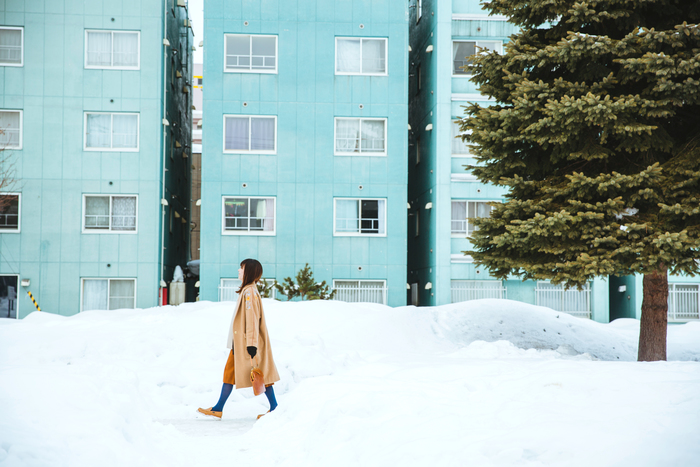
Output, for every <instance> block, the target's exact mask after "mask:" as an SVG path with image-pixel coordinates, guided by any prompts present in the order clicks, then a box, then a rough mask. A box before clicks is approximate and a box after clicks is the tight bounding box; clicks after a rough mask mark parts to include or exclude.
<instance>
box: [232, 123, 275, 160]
mask: <svg viewBox="0 0 700 467" xmlns="http://www.w3.org/2000/svg"><path fill="white" fill-rule="evenodd" d="M227 117H233V118H246V117H247V118H248V147H249V148H250V145H251V141H252V132H253V125H251V124H250V119H251V118H272V119H274V122H275V142H274V145H275V147H274V149H273V150H272V151H265V150H261V149H256V150H252V149H247V150H246V149H226V118H227ZM223 130H224V131H223V153H224V154H260V155H269V156H275V155H277V115H238V114H224V120H223Z"/></svg>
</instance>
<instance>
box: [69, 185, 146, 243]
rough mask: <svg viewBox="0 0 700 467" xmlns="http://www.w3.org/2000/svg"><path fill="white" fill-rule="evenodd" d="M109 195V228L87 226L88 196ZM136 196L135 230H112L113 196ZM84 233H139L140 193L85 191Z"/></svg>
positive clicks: (82, 230) (82, 231)
mask: <svg viewBox="0 0 700 467" xmlns="http://www.w3.org/2000/svg"><path fill="white" fill-rule="evenodd" d="M107 196H108V197H109V229H90V228H86V227H85V212H86V210H87V198H90V197H101V198H104V197H107ZM114 197H118V198H136V214H135V216H136V223H135V225H134V230H112V202H113V201H112V198H114ZM81 233H83V234H98V235H100V234H102V235H106V234H117V235H135V234H138V233H139V195H138V194H131V193H124V194H122V193H83V210H82V229H81Z"/></svg>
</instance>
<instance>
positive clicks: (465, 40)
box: [451, 39, 503, 78]
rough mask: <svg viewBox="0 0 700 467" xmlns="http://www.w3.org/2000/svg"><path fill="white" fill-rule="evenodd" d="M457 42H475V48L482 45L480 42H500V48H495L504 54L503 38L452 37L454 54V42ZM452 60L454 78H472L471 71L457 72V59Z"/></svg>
mask: <svg viewBox="0 0 700 467" xmlns="http://www.w3.org/2000/svg"><path fill="white" fill-rule="evenodd" d="M455 42H474V49H475V50H476V48H477V47H481V46H480V45H479V42H497V43H498V49H497V50H496V49H494V50H495V51H496V52H498V54H499V55H503V41H501V40H476V39H452V54H453V55H454V47H455V46H454V44H455ZM451 62H452V71H451V74H452V77H453V78H471V77H472V76H474V75H472V74H471V73H455V64H454V62H455V60H454V58H453V59H452V60H451Z"/></svg>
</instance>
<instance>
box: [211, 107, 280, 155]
mask: <svg viewBox="0 0 700 467" xmlns="http://www.w3.org/2000/svg"><path fill="white" fill-rule="evenodd" d="M224 152H226V153H240V152H246V153H251V154H275V153H276V152H277V117H274V116H273V117H259V116H252V115H224Z"/></svg>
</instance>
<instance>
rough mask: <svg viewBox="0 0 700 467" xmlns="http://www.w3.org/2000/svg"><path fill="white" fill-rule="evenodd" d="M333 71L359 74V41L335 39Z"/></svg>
mask: <svg viewBox="0 0 700 467" xmlns="http://www.w3.org/2000/svg"><path fill="white" fill-rule="evenodd" d="M336 48H337V50H336V60H335V62H336V64H335V71H336V72H340V73H360V71H361V69H360V39H337V41H336Z"/></svg>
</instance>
